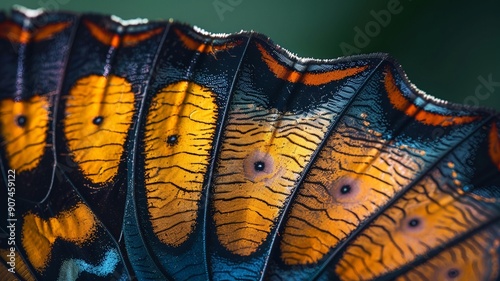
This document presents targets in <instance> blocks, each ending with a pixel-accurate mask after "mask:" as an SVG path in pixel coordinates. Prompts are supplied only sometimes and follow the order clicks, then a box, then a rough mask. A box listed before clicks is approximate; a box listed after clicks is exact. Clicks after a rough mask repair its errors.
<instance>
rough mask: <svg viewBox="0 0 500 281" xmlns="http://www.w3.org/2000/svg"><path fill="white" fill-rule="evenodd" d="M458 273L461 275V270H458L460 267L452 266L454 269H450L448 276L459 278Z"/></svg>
mask: <svg viewBox="0 0 500 281" xmlns="http://www.w3.org/2000/svg"><path fill="white" fill-rule="evenodd" d="M458 275H460V271H458V269H456V268H452V269H450V270H448V277H449V278H457V277H458Z"/></svg>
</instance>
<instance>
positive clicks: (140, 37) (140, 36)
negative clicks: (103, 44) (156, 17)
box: [123, 27, 163, 47]
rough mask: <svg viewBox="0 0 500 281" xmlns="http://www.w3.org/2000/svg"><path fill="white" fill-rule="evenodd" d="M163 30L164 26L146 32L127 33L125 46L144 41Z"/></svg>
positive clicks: (124, 37)
mask: <svg viewBox="0 0 500 281" xmlns="http://www.w3.org/2000/svg"><path fill="white" fill-rule="evenodd" d="M162 31H163V27H158V28H155V29H152V30H149V31H146V32H142V33H137V34H125V35H124V36H123V46H124V47H132V46H135V45H137V44H139V43H140V42H142V41H145V40H148V39H149V38H151V37H153V36H155V35H157V34H160V33H161V32H162Z"/></svg>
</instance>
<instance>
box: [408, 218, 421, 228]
mask: <svg viewBox="0 0 500 281" xmlns="http://www.w3.org/2000/svg"><path fill="white" fill-rule="evenodd" d="M419 224H420V220H418V219H411V220H410V221H409V222H408V225H409V226H410V227H416V226H418V225H419Z"/></svg>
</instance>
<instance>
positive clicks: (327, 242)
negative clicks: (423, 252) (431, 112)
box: [280, 116, 422, 265]
mask: <svg viewBox="0 0 500 281" xmlns="http://www.w3.org/2000/svg"><path fill="white" fill-rule="evenodd" d="M362 117H363V116H362ZM377 135H378V134H377V133H369V132H368V133H367V132H362V131H359V129H356V128H352V127H349V126H346V125H344V124H342V125H340V126H339V127H337V128H336V129H335V133H334V134H333V135H331V136H330V137H329V139H328V140H327V143H326V145H325V146H324V147H323V149H322V150H321V152H320V155H319V157H318V158H317V159H318V160H317V161H316V162H315V163H314V165H313V166H312V168H311V170H310V172H309V174H308V176H307V177H306V179H305V180H304V184H303V185H302V186H301V187H300V188H299V190H298V194H297V197H296V199H295V202H294V205H293V207H292V209H291V213H290V216H289V219H288V221H287V223H286V226H285V229H284V233H283V240H282V243H281V245H280V247H281V258H282V260H283V262H284V263H286V264H292V265H293V264H311V263H315V262H318V261H319V260H320V259H321V258H323V257H324V255H325V254H326V253H328V252H329V251H330V250H331V249H332V248H334V247H335V246H336V245H337V244H338V242H339V241H341V240H342V239H344V238H346V237H347V236H348V235H349V234H350V233H351V232H352V231H353V230H355V229H356V228H357V227H358V225H359V224H360V223H361V222H362V221H363V220H364V219H366V218H367V217H369V216H370V215H371V214H372V213H373V212H375V211H376V210H377V209H378V208H379V207H380V206H383V205H384V204H385V203H386V202H387V201H389V199H390V198H391V197H392V196H393V195H394V194H395V193H396V192H397V191H399V190H401V189H402V188H403V187H404V185H405V184H407V183H409V182H410V181H411V179H412V175H414V174H415V173H416V172H417V171H418V170H419V164H421V163H420V162H419V160H418V158H417V157H415V154H417V155H418V154H420V153H422V152H420V151H417V150H414V149H411V148H408V147H404V146H403V147H400V146H394V145H387V143H386V141H385V140H383V139H380V138H379V137H377Z"/></svg>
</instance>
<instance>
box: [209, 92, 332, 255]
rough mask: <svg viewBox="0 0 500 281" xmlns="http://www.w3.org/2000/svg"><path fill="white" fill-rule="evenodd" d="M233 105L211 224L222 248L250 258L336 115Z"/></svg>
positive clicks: (220, 163) (226, 129)
mask: <svg viewBox="0 0 500 281" xmlns="http://www.w3.org/2000/svg"><path fill="white" fill-rule="evenodd" d="M236 98H240V99H241V98H242V95H237V96H236ZM237 104H238V105H235V106H233V108H232V109H231V111H230V112H231V113H230V115H229V120H228V125H227V127H226V128H225V132H226V134H225V136H224V142H223V143H222V148H221V153H220V158H219V167H218V171H217V175H218V176H217V177H216V179H215V186H214V191H215V194H214V209H215V214H214V220H215V224H216V227H217V236H218V239H219V241H220V243H221V244H222V245H223V246H224V247H225V248H226V249H227V250H229V251H230V252H232V253H234V254H237V255H240V256H249V255H251V254H252V253H254V252H255V251H256V250H257V249H258V247H259V246H260V245H261V244H262V243H263V242H264V241H265V239H266V238H267V237H268V235H269V233H270V232H271V231H272V228H273V227H274V226H275V223H276V219H277V218H278V216H279V214H280V212H281V210H282V209H283V207H284V205H285V204H286V200H287V198H288V197H289V195H290V194H291V192H292V190H293V189H294V187H295V185H296V182H297V180H298V179H299V178H300V175H301V172H302V171H303V169H304V167H305V166H306V165H307V163H308V162H309V160H310V157H311V155H312V154H313V152H314V151H315V150H316V148H317V146H318V145H319V143H320V142H321V140H322V138H323V137H324V135H325V133H326V131H327V128H328V125H329V124H330V122H331V120H332V119H333V116H334V114H333V113H331V112H328V111H327V110H325V109H323V108H322V109H314V110H311V112H307V113H298V114H294V113H290V112H285V113H281V112H278V111H277V110H276V109H270V110H269V109H265V108H254V107H253V106H252V105H251V104H241V103H237Z"/></svg>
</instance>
